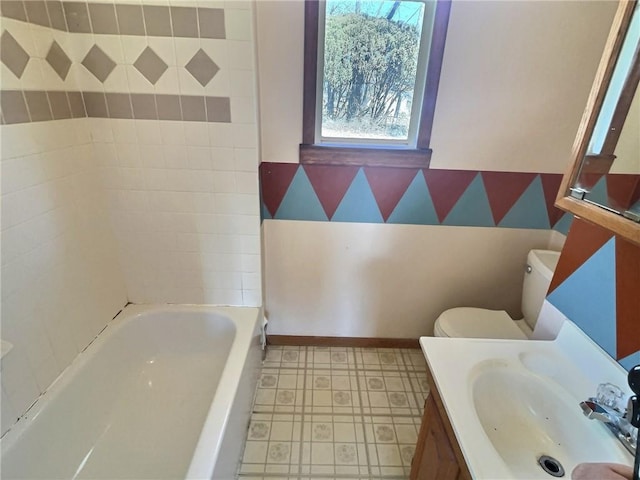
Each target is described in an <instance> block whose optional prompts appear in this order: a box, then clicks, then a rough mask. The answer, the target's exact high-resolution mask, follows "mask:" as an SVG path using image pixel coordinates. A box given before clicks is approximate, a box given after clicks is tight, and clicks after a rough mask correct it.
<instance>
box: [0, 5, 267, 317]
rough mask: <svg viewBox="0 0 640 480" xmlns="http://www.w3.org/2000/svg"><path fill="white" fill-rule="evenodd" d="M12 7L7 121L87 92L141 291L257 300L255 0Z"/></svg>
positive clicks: (57, 110) (129, 273)
mask: <svg viewBox="0 0 640 480" xmlns="http://www.w3.org/2000/svg"><path fill="white" fill-rule="evenodd" d="M2 6H3V10H2V11H3V15H4V17H3V19H2V20H3V26H2V29H3V35H4V38H5V39H8V40H9V42H4V41H3V52H2V67H1V68H2V75H3V84H2V88H3V90H5V92H4V95H3V121H4V122H5V123H19V122H26V121H32V122H35V121H41V120H46V119H48V118H51V117H53V118H64V117H65V116H67V115H69V114H71V115H80V114H81V113H80V111H79V110H78V112H77V113H75V114H74V110H72V107H73V104H75V103H77V100H78V98H81V99H82V103H83V105H84V108H85V109H86V116H88V117H92V118H91V119H90V120H89V125H90V129H91V138H92V142H93V153H94V157H95V160H96V162H97V164H98V165H99V167H100V174H101V177H102V180H103V183H104V185H105V187H106V189H107V196H108V205H109V210H110V214H111V219H112V221H113V225H114V230H115V234H116V238H117V240H118V245H119V250H120V257H121V260H122V265H123V268H124V272H125V276H126V281H127V288H128V294H129V299H130V301H132V302H134V303H147V302H178V303H183V302H186V303H217V304H232V305H259V304H260V303H261V292H260V241H259V200H258V176H257V168H258V154H257V128H256V106H255V68H254V64H255V61H254V44H253V34H252V28H253V27H252V15H253V12H252V10H251V3H250V2H245V1H234V2H226V3H225V2H216V1H211V0H206V1H200V2H187V1H176V2H172V4H171V5H169V2H166V1H155V2H154V1H144V2H142V1H139V2H130V1H127V2H115V3H114V2H88V3H86V2H62V3H60V2H5V1H3V2H2ZM9 17H10V18H9ZM6 45H8V46H6ZM5 79H7V81H5ZM33 90H37V92H34V91H33ZM52 90H55V91H58V90H59V91H64V92H66V95H67V102H69V104H70V105H69V108H68V109H67V108H66V103H65V102H64V98H62V94H60V93H59V92H56V93H55V94H54V95H55V97H54V95H52V94H51V93H49V95H48V96H47V95H46V94H45V93H44V92H46V91H52ZM32 97H34V98H36V97H37V99H38V100H39V103H38V104H36V102H35V100H33V101H31V102H30V101H29V100H30V98H32ZM53 98H55V100H56V103H55V105H54V101H53V100H52V99H53ZM47 100H48V101H47ZM72 102H73V103H72ZM60 105H62V107H60ZM7 106H10V107H11V108H10V109H8V108H6V107H7ZM5 110H6V111H7V112H6V113H5ZM67 110H71V111H70V112H69V113H68V112H67Z"/></svg>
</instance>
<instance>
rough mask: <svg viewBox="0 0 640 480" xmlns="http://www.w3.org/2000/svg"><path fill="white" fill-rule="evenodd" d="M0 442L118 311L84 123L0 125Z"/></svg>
mask: <svg viewBox="0 0 640 480" xmlns="http://www.w3.org/2000/svg"><path fill="white" fill-rule="evenodd" d="M0 134H1V135H2V165H1V169H2V339H3V340H5V341H8V342H11V343H12V344H13V345H14V347H13V349H12V350H11V351H10V352H9V353H8V354H7V355H6V356H5V357H4V358H2V414H1V420H2V433H4V432H5V431H6V430H7V428H9V427H10V426H11V425H12V424H13V423H14V422H15V421H16V419H17V418H18V416H20V415H21V414H23V413H24V412H25V410H26V409H27V408H28V407H29V406H30V405H31V404H32V403H33V402H34V401H35V400H36V398H37V397H38V395H39V394H40V393H41V392H43V391H44V390H45V389H46V388H47V387H48V385H49V384H50V383H51V382H52V381H53V380H54V379H55V378H56V377H57V376H58V374H60V372H62V370H63V369H64V368H65V367H67V366H68V365H69V364H70V363H71V361H72V360H73V359H74V358H75V356H76V355H77V354H78V352H80V351H82V350H83V349H84V348H85V347H86V346H87V345H88V344H89V342H91V340H92V339H93V338H94V337H95V336H96V335H97V334H98V333H99V332H100V331H101V330H102V329H103V328H104V327H105V325H106V324H107V322H109V321H110V320H111V319H112V318H113V316H115V315H116V314H117V313H118V311H119V310H120V309H121V308H122V307H123V306H124V305H125V303H126V302H127V295H126V291H125V285H124V279H123V277H122V273H121V270H120V262H119V260H118V255H117V250H116V247H115V241H114V238H113V234H112V232H111V228H110V225H109V218H108V215H107V212H106V208H105V205H106V204H105V198H104V191H103V190H102V187H101V185H100V182H99V175H98V169H97V166H96V165H95V162H93V160H92V156H91V151H92V146H91V137H90V133H89V129H88V125H87V120H86V119H69V120H58V121H51V122H39V123H29V124H24V125H3V126H2V127H1V130H0Z"/></svg>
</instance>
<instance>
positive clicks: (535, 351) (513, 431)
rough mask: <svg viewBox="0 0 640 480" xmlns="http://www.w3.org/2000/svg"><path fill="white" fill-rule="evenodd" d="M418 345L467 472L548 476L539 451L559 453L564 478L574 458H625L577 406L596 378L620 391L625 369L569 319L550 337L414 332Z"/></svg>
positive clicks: (629, 460) (616, 444)
mask: <svg viewBox="0 0 640 480" xmlns="http://www.w3.org/2000/svg"><path fill="white" fill-rule="evenodd" d="M420 345H421V347H422V351H423V353H424V356H425V358H426V360H427V364H428V366H429V370H430V373H431V376H432V378H433V382H435V385H436V387H437V389H438V392H439V393H440V397H441V398H442V403H443V406H444V409H445V410H446V413H447V416H448V417H449V420H450V422H451V425H452V428H453V431H454V433H455V436H456V439H457V441H458V443H459V445H460V449H461V451H462V453H463V455H464V458H465V461H466V463H467V467H468V469H469V471H470V473H471V475H472V476H473V477H474V478H478V479H514V478H540V479H546V480H548V479H551V478H553V477H552V476H550V475H549V474H547V473H545V472H544V471H543V470H542V468H541V467H540V466H539V465H538V458H539V457H540V456H542V455H549V456H552V457H554V458H555V459H557V460H559V461H560V463H561V464H562V466H563V467H564V470H565V472H566V474H565V478H568V477H569V476H570V474H571V471H572V470H573V468H574V467H575V466H576V465H577V464H578V463H582V462H613V463H624V464H627V465H632V464H633V457H632V456H631V454H629V453H628V452H627V451H626V450H625V449H624V447H623V446H622V444H621V443H620V442H618V440H617V439H616V438H615V437H614V436H613V434H612V433H611V432H610V431H609V430H608V429H607V428H606V427H605V426H604V425H603V424H601V423H600V422H597V421H595V420H589V419H587V418H586V417H584V416H583V415H582V412H581V409H580V406H579V403H580V402H581V401H583V400H586V399H587V398H589V397H592V396H594V395H595V393H596V390H597V387H598V385H599V384H600V383H607V382H609V383H613V384H615V385H617V386H619V387H620V388H621V389H622V390H623V391H624V395H625V396H624V398H625V399H626V398H628V396H630V395H631V391H630V390H629V388H628V386H627V380H626V371H625V370H624V369H623V368H622V367H621V366H620V365H619V364H618V363H617V362H615V361H614V360H613V359H612V358H611V357H609V356H608V355H607V354H606V353H605V352H604V351H603V350H602V349H601V348H600V347H599V346H598V345H596V344H595V343H594V342H593V341H592V340H591V339H590V338H589V337H588V336H587V335H585V334H584V333H583V332H582V331H581V330H580V329H579V328H578V327H576V326H575V325H574V324H573V323H572V322H570V321H568V320H567V321H565V322H564V324H563V326H562V328H561V330H560V333H559V335H558V337H557V338H556V339H555V340H553V341H543V340H493V339H476V338H440V337H421V338H420Z"/></svg>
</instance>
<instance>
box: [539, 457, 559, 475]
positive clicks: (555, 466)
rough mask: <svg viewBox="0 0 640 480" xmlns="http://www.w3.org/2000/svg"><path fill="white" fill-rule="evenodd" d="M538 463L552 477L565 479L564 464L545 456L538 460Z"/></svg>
mask: <svg viewBox="0 0 640 480" xmlns="http://www.w3.org/2000/svg"><path fill="white" fill-rule="evenodd" d="M538 463H539V464H540V466H541V467H542V469H543V470H544V471H545V472H547V473H548V474H549V475H551V476H552V477H564V468H562V464H561V463H560V462H559V461H558V460H556V459H555V458H553V457H550V456H549V455H543V456H541V457H540V458H539V459H538Z"/></svg>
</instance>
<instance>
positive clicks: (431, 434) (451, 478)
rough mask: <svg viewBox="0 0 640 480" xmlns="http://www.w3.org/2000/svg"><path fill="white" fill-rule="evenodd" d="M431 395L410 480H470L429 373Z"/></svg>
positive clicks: (412, 463)
mask: <svg viewBox="0 0 640 480" xmlns="http://www.w3.org/2000/svg"><path fill="white" fill-rule="evenodd" d="M429 385H430V387H431V391H430V394H429V396H428V397H427V399H426V400H425V402H424V414H423V415H422V425H421V426H420V433H419V434H418V443H417V444H416V451H415V454H414V456H413V461H412V462H411V475H410V477H409V478H410V480H458V479H465V480H466V479H471V474H470V473H469V470H468V469H467V464H466V463H465V460H464V456H463V455H462V451H461V450H460V446H459V445H458V441H457V440H456V437H455V433H454V432H453V427H452V426H451V422H449V417H447V413H446V411H445V410H444V406H443V405H442V399H441V398H440V394H439V393H438V390H437V388H436V387H435V386H434V382H433V378H431V374H430V373H429Z"/></svg>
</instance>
